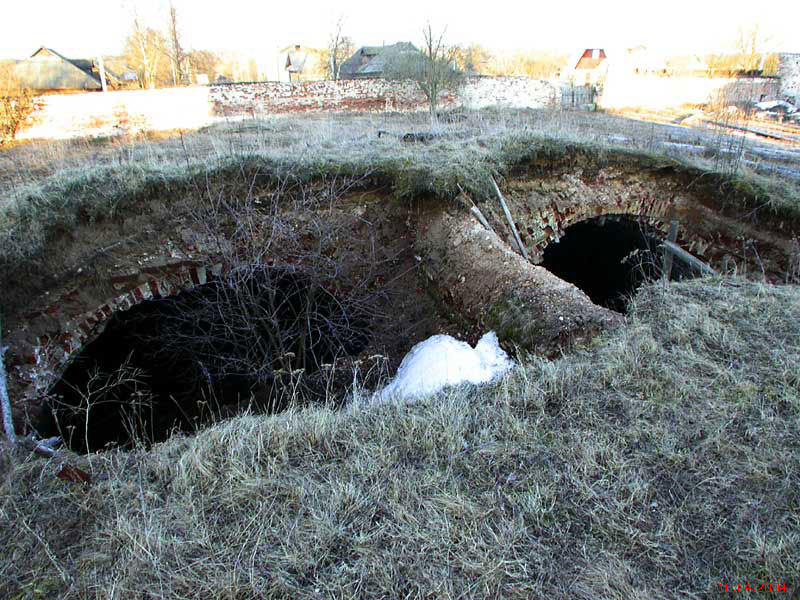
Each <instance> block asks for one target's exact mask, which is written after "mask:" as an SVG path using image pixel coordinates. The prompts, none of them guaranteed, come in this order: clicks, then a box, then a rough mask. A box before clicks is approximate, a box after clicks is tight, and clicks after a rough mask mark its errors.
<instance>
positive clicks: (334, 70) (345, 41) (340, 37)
mask: <svg viewBox="0 0 800 600" xmlns="http://www.w3.org/2000/svg"><path fill="white" fill-rule="evenodd" d="M343 29H344V17H339V20H338V21H336V26H335V29H334V32H333V33H332V34H331V37H330V39H329V41H328V66H327V70H328V77H329V78H330V79H333V80H334V81H338V80H339V71H340V70H341V68H342V63H343V62H344V61H346V60H347V59H348V58H349V57H350V55H351V54H352V53H353V41H352V40H351V39H350V38H349V37H348V36H346V35H344V33H343Z"/></svg>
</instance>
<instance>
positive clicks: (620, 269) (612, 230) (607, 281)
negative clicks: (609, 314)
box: [541, 216, 694, 313]
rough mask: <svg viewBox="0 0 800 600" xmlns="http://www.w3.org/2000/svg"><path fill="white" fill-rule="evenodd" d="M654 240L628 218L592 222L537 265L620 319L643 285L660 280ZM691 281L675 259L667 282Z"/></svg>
mask: <svg viewBox="0 0 800 600" xmlns="http://www.w3.org/2000/svg"><path fill="white" fill-rule="evenodd" d="M658 235H659V232H658V231H657V230H655V228H652V227H648V226H646V225H643V224H641V223H639V222H637V221H635V220H634V219H632V218H629V217H623V216H613V217H610V216H603V217H594V218H591V219H587V220H585V221H580V222H578V223H575V224H574V225H570V226H569V227H567V228H566V229H565V230H564V235H563V236H562V237H561V239H560V240H559V241H558V242H553V243H551V244H549V245H548V246H547V247H546V248H545V250H544V255H543V260H542V263H541V265H542V266H543V267H545V268H546V269H548V270H549V271H550V272H552V273H553V274H555V275H557V276H558V277H560V278H561V279H564V280H565V281H568V282H570V283H572V284H574V285H575V286H577V287H578V288H580V289H581V290H583V291H584V292H585V293H586V295H587V296H589V298H590V299H591V300H592V302H594V303H595V304H598V305H600V306H604V307H606V308H609V309H611V310H615V311H617V312H621V313H624V312H626V311H627V305H628V301H629V299H630V298H631V296H633V294H634V293H635V292H636V290H637V289H638V288H639V286H640V285H642V283H644V282H645V281H650V280H654V279H658V278H660V277H661V276H662V272H663V251H662V250H661V248H660V247H659V245H660V243H661V240H660V239H659V237H658ZM693 275H694V271H693V270H692V269H691V268H690V267H689V265H687V264H686V263H684V262H682V261H681V260H680V259H679V258H678V257H674V259H673V264H672V270H671V272H670V279H672V280H679V279H684V278H686V277H691V276H693Z"/></svg>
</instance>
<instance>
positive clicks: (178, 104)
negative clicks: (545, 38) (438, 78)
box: [19, 77, 555, 139]
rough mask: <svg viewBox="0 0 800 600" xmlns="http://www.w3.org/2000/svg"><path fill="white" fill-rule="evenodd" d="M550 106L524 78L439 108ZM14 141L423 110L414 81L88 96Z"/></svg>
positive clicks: (51, 104)
mask: <svg viewBox="0 0 800 600" xmlns="http://www.w3.org/2000/svg"><path fill="white" fill-rule="evenodd" d="M554 98H555V87H554V86H553V85H552V84H551V83H549V82H547V81H539V80H534V79H528V78H525V77H496V78H494V77H473V78H469V79H467V81H466V82H465V84H464V86H463V87H462V89H461V90H459V92H458V93H457V94H448V95H445V96H444V97H443V98H442V102H441V105H442V107H443V108H452V107H457V106H465V107H469V108H483V107H486V106H510V107H514V108H526V107H527V108H541V107H545V106H548V105H550V104H551V103H552V102H553V101H554ZM37 106H38V108H37V110H36V112H35V113H34V115H33V117H32V118H31V120H30V123H29V124H28V127H27V128H26V129H25V130H24V131H23V132H22V133H21V134H20V135H19V138H20V139H35V138H50V139H63V138H70V137H81V136H109V135H117V134H126V133H137V132H140V131H145V130H169V129H197V128H199V127H203V126H206V125H209V124H211V123H213V122H215V121H217V120H219V119H224V118H229V117H231V116H249V115H254V116H263V115H267V114H285V113H298V112H314V111H338V112H352V111H355V112H387V111H417V110H425V109H426V108H427V101H426V99H425V96H424V95H423V94H422V93H421V92H420V90H419V88H418V86H417V85H416V84H415V83H414V82H413V81H384V80H380V79H378V80H357V81H310V82H294V83H279V82H262V83H234V84H225V85H215V86H211V87H195V88H174V89H162V90H135V91H118V92H109V93H107V94H103V93H100V92H88V93H85V94H73V95H65V96H58V95H54V96H42V97H40V98H37Z"/></svg>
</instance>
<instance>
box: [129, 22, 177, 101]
mask: <svg viewBox="0 0 800 600" xmlns="http://www.w3.org/2000/svg"><path fill="white" fill-rule="evenodd" d="M164 56H169V50H168V48H167V40H166V39H165V38H164V36H163V35H162V34H161V33H160V32H159V31H157V30H155V29H152V28H150V27H145V26H143V25H142V24H141V22H140V21H139V18H138V17H134V19H133V30H132V31H131V34H130V35H129V36H128V38H127V40H125V58H126V59H127V61H128V62H129V64H131V66H133V67H135V68H136V72H137V75H138V76H139V85H140V86H141V87H143V88H150V89H153V88H155V87H156V85H157V84H159V83H163V82H164V76H163V75H164V73H163V72H164V67H166V65H165V63H164V61H163V60H162V59H163V57H164Z"/></svg>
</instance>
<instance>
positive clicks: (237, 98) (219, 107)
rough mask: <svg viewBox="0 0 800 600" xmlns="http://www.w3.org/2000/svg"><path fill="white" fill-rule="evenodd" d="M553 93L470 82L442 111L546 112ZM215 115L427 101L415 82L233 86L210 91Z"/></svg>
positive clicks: (380, 107) (516, 81)
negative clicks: (494, 108) (496, 109)
mask: <svg viewBox="0 0 800 600" xmlns="http://www.w3.org/2000/svg"><path fill="white" fill-rule="evenodd" d="M555 93H556V88H555V87H554V86H553V85H552V84H551V83H550V82H547V81H542V80H536V79H528V78H527V77H470V78H468V79H467V80H466V81H465V83H464V86H463V87H462V88H461V89H460V90H459V91H458V92H457V93H449V94H445V95H444V96H443V97H442V99H441V101H440V106H441V107H442V108H454V107H459V106H463V107H465V108H484V107H487V106H508V107H513V108H544V107H546V106H550V105H551V104H552V103H553V102H554V101H555ZM209 96H210V100H211V102H212V104H213V107H214V112H215V114H217V115H225V116H230V115H247V114H256V115H258V114H265V113H266V114H275V113H295V112H309V111H337V112H350V111H357V112H385V111H417V110H426V109H427V107H428V103H427V100H426V98H425V96H424V95H423V94H422V92H421V91H420V90H419V87H418V86H417V84H416V83H414V82H413V81H386V80H382V79H360V80H350V81H309V82H297V83H278V82H264V83H234V84H226V85H218V86H212V87H211V88H210V95H209Z"/></svg>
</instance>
